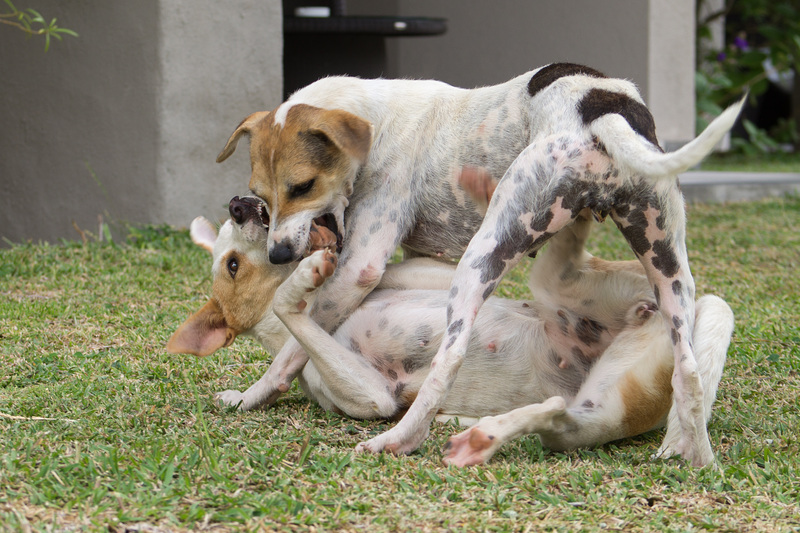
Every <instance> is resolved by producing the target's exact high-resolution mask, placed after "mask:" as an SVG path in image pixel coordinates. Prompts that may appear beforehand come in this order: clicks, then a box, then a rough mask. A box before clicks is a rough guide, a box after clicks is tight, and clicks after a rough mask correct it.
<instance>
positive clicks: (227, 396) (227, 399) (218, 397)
mask: <svg viewBox="0 0 800 533" xmlns="http://www.w3.org/2000/svg"><path fill="white" fill-rule="evenodd" d="M243 400H244V394H242V393H241V392H239V391H238V390H226V391H222V392H218V393H216V394H215V395H214V402H215V403H216V404H217V405H219V406H220V407H236V408H238V409H239V410H240V411H242V410H244V408H243V405H244V402H243Z"/></svg>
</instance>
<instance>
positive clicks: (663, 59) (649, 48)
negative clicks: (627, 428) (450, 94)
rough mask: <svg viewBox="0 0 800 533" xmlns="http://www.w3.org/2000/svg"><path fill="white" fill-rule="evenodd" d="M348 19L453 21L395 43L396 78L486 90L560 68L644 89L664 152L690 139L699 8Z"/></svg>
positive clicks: (448, 10)
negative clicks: (442, 30)
mask: <svg viewBox="0 0 800 533" xmlns="http://www.w3.org/2000/svg"><path fill="white" fill-rule="evenodd" d="M348 6H350V9H349V11H350V12H351V13H354V14H355V13H358V14H389V13H391V12H394V13H396V14H399V15H404V16H429V17H442V18H446V19H448V31H447V33H446V34H445V35H443V36H437V37H410V38H399V39H390V40H389V47H388V48H389V71H390V74H391V75H393V76H400V77H411V78H434V79H440V80H443V81H446V82H448V83H451V84H454V85H457V86H460V87H475V86H481V85H490V84H494V83H499V82H502V81H505V80H507V79H510V78H511V77H513V76H515V75H517V74H520V73H522V72H525V71H527V70H530V69H532V68H535V67H538V66H541V65H545V64H547V63H552V62H556V61H569V62H573V63H583V64H587V65H591V66H593V67H595V68H597V69H598V70H601V71H603V72H605V73H606V74H608V75H609V76H615V77H622V78H627V79H630V80H632V81H633V82H634V83H636V84H637V85H638V86H639V89H640V91H641V92H642V95H643V96H644V98H645V101H646V102H647V103H648V105H649V106H650V108H651V110H652V112H653V115H654V116H655V119H656V126H657V132H658V135H659V140H660V141H661V142H662V144H665V145H666V146H668V147H674V146H675V145H680V144H682V143H684V142H686V141H688V140H690V139H691V138H692V137H693V136H694V24H695V22H694V17H695V15H694V0H603V1H601V2H598V1H596V0H536V1H531V0H492V1H491V2H485V1H478V0H392V1H387V2H370V1H369V0H351V2H349V3H348Z"/></svg>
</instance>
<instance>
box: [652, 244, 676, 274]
mask: <svg viewBox="0 0 800 533" xmlns="http://www.w3.org/2000/svg"><path fill="white" fill-rule="evenodd" d="M653 252H654V253H655V257H653V261H652V262H653V266H654V267H656V270H658V271H659V272H661V273H662V274H663V275H664V277H666V278H671V277H672V276H674V275H675V274H677V273H678V258H677V257H676V256H675V251H674V250H673V249H672V246H671V245H670V243H669V242H668V241H666V240H659V241H655V242H654V243H653Z"/></svg>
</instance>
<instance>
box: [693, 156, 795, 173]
mask: <svg viewBox="0 0 800 533" xmlns="http://www.w3.org/2000/svg"><path fill="white" fill-rule="evenodd" d="M700 170H721V171H727V172H800V152H791V153H783V152H775V153H769V154H759V155H757V156H753V155H746V154H732V153H724V152H717V153H713V154H711V155H710V156H708V157H707V158H705V159H704V160H703V162H702V163H701V164H700Z"/></svg>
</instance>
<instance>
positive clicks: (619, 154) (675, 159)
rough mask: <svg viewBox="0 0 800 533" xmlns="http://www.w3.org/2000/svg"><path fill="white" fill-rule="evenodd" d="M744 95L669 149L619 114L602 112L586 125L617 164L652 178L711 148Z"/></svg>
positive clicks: (685, 164) (685, 165) (696, 159)
mask: <svg viewBox="0 0 800 533" xmlns="http://www.w3.org/2000/svg"><path fill="white" fill-rule="evenodd" d="M746 98H747V97H746V96H745V98H742V99H741V100H740V101H739V102H737V103H735V104H733V105H732V106H730V107H729V108H728V109H726V110H725V111H723V112H722V114H721V115H720V116H718V117H717V118H715V119H714V121H713V122H711V124H709V125H708V127H707V128H706V129H705V130H703V133H701V134H700V135H698V136H697V137H695V138H694V140H692V141H691V142H689V143H688V144H686V145H684V146H683V147H681V148H680V149H679V150H676V151H674V152H670V153H663V152H659V151H657V150H656V149H655V148H654V147H653V146H652V145H651V144H650V143H648V142H647V141H645V140H643V139H642V137H640V136H639V135H637V134H635V133H634V132H633V130H632V129H631V128H630V126H629V125H628V124H627V122H626V121H625V119H624V118H622V116H621V115H617V114H608V115H603V116H602V117H600V118H598V119H597V120H595V121H594V122H592V124H591V126H590V129H591V132H592V134H594V135H596V136H597V137H598V139H600V141H601V142H602V143H603V144H604V145H605V147H606V150H608V153H609V154H610V155H611V157H612V158H613V159H614V161H615V162H616V163H617V164H618V165H621V166H625V167H626V168H628V169H630V170H631V171H633V172H634V173H636V174H641V175H644V176H648V177H652V178H659V177H667V176H674V175H676V174H680V173H681V172H684V171H686V170H687V169H689V168H691V167H693V166H694V165H696V164H697V163H699V162H700V161H701V160H702V159H703V158H704V157H705V156H707V155H708V154H709V153H710V152H711V150H713V148H714V146H715V145H716V144H717V143H718V142H719V141H720V140H721V139H722V137H723V136H724V135H725V134H726V133H727V132H728V131H729V130H730V129H731V127H733V124H734V123H735V122H736V119H737V118H738V116H739V112H740V111H741V110H742V106H743V105H744V102H745V99H746ZM620 121H621V122H620Z"/></svg>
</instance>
